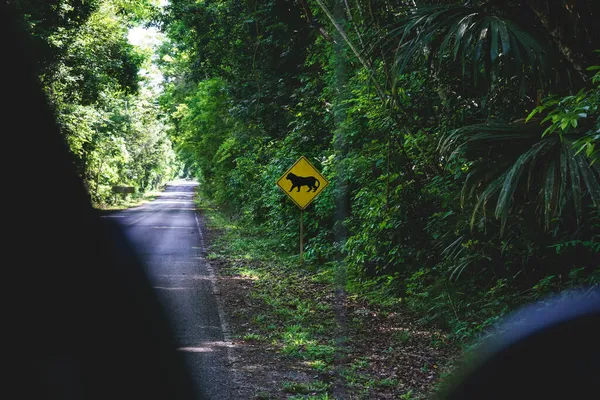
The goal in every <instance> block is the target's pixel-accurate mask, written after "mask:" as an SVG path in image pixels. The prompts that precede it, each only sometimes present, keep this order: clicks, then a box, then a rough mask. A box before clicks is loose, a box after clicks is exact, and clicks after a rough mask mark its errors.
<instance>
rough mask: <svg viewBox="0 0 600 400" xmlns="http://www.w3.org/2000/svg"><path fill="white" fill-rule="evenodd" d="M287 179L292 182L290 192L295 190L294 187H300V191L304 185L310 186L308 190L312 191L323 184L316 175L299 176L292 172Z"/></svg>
mask: <svg viewBox="0 0 600 400" xmlns="http://www.w3.org/2000/svg"><path fill="white" fill-rule="evenodd" d="M285 179H287V180H289V181H291V182H292V188H291V189H290V192H291V191H292V190H294V188H298V190H297V191H298V192H299V191H300V188H301V187H302V186H308V190H307V192H310V191H311V190H312V191H314V192H316V191H317V188H318V187H319V186H321V182H319V180H318V179H317V178H315V177H314V176H298V175H296V174H293V173H291V172H290V173H289V174H287V176H286V177H285Z"/></svg>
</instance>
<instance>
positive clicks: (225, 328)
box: [194, 213, 238, 381]
mask: <svg viewBox="0 0 600 400" xmlns="http://www.w3.org/2000/svg"><path fill="white" fill-rule="evenodd" d="M194 218H195V219H196V227H197V228H198V235H200V248H201V249H202V250H203V251H204V249H205V245H204V235H203V234H202V229H201V228H200V222H199V221H198V214H197V213H194ZM204 263H205V265H206V270H207V271H208V279H209V280H210V284H211V286H212V290H213V294H215V295H218V294H219V290H218V288H217V278H216V277H215V271H214V269H213V268H212V266H211V265H210V263H209V262H208V261H207V260H204ZM215 303H217V312H218V314H219V320H220V321H221V330H222V331H223V339H224V341H225V342H226V343H225V346H226V353H227V360H228V361H229V363H230V364H233V363H234V362H235V359H234V357H233V354H231V351H230V350H229V349H230V347H233V342H232V340H231V334H230V331H229V324H228V323H227V321H226V320H225V312H224V310H223V304H221V299H220V298H219V296H215ZM231 374H232V375H233V378H234V380H236V381H237V380H238V379H237V377H236V376H235V371H231Z"/></svg>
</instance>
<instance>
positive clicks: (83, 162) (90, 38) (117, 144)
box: [9, 0, 179, 206]
mask: <svg viewBox="0 0 600 400" xmlns="http://www.w3.org/2000/svg"><path fill="white" fill-rule="evenodd" d="M9 3H11V4H12V5H13V6H14V7H15V8H16V9H17V11H18V12H20V13H21V16H22V20H23V23H24V24H25V27H26V29H27V30H28V31H29V33H30V34H31V37H32V43H33V51H34V53H35V54H34V56H35V57H36V60H38V63H39V64H38V71H39V75H40V80H41V82H42V84H43V87H44V89H45V90H46V93H47V95H48V98H49V101H50V102H51V103H52V105H53V106H54V109H55V113H56V116H57V119H58V122H59V124H60V127H61V130H62V132H63V134H64V136H65V139H66V141H67V143H68V144H69V146H70V148H71V151H72V152H73V154H74V156H75V159H76V162H77V168H78V170H79V173H80V175H81V176H82V178H83V179H84V182H85V184H86V186H87V188H88V192H89V194H90V197H91V200H92V201H93V202H94V203H95V204H96V205H100V206H106V205H108V204H112V203H115V202H117V201H119V200H120V199H119V198H118V197H117V196H116V195H115V194H113V193H112V190H111V189H112V187H113V186H117V185H120V186H134V187H135V188H136V196H143V195H144V192H146V191H149V190H153V189H157V188H159V187H160V186H161V185H162V184H163V183H165V182H166V181H168V180H170V179H172V178H173V177H174V176H175V175H177V174H178V173H179V165H178V164H177V162H176V156H175V153H174V151H173V149H172V145H171V141H170V139H169V138H168V137H167V134H166V131H167V122H166V121H165V119H164V118H163V117H161V116H160V114H159V110H158V108H157V107H156V105H155V101H156V99H155V97H156V94H155V93H153V92H152V91H151V89H150V86H149V85H148V84H147V83H146V82H141V81H142V79H141V78H140V76H139V75H138V73H139V72H140V69H141V68H143V67H145V66H148V64H149V63H150V59H149V54H148V53H145V52H144V51H143V50H141V49H139V48H137V47H135V46H133V45H131V44H130V43H129V42H128V40H127V35H128V29H129V28H131V27H133V26H134V24H137V23H139V22H141V21H142V20H144V19H147V18H149V17H150V16H151V15H152V14H153V12H154V8H153V6H152V5H151V4H150V1H141V2H140V1H130V0H102V1H100V0H99V1H61V2H58V3H56V4H54V3H53V2H32V1H27V0H22V1H21V0H20V1H11V2H9Z"/></svg>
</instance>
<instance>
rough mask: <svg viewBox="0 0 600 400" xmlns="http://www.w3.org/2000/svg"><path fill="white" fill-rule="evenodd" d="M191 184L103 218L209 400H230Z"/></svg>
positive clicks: (223, 342)
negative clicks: (116, 232) (125, 242)
mask: <svg viewBox="0 0 600 400" xmlns="http://www.w3.org/2000/svg"><path fill="white" fill-rule="evenodd" d="M195 185H196V184H195V183H193V182H190V181H177V182H173V183H171V184H169V185H168V187H167V189H166V190H165V191H164V192H163V193H162V194H161V196H160V197H158V198H157V199H156V200H154V201H152V202H150V203H146V204H144V205H143V206H141V207H136V208H131V209H128V210H124V211H120V212H117V213H114V214H110V215H108V216H106V217H107V218H114V219H115V221H116V222H118V223H119V225H121V226H122V227H123V229H124V230H125V233H126V235H127V236H128V237H129V238H130V240H131V241H132V243H133V245H134V246H135V248H136V251H137V253H138V254H139V255H140V258H141V259H142V261H143V262H144V263H145V265H146V270H147V275H148V277H149V278H150V280H151V282H152V285H153V287H154V289H155V290H156V292H157V294H158V297H159V299H160V300H161V303H162V304H163V306H164V307H165V309H166V311H167V314H168V315H169V318H170V319H171V323H172V326H173V329H174V331H175V334H176V340H177V344H178V348H179V350H180V351H183V352H184V353H185V359H186V361H187V363H188V366H189V368H190V371H191V373H192V375H193V377H194V380H195V382H196V383H197V384H198V387H199V390H200V391H201V392H202V393H204V394H205V396H206V397H207V398H209V399H219V400H224V399H230V398H232V397H231V393H232V392H231V387H232V384H231V379H230V378H231V376H230V373H229V371H228V368H227V364H228V349H227V345H228V343H230V342H229V337H228V335H227V332H226V331H227V327H226V325H224V324H223V319H222V312H221V311H220V310H221V309H220V305H219V303H218V301H217V296H218V294H217V293H214V291H215V287H214V283H215V282H214V273H213V272H212V269H211V268H210V266H209V265H208V263H207V262H206V261H205V259H204V254H205V249H204V240H203V235H202V230H201V226H202V225H201V224H202V221H201V218H200V216H199V215H198V214H197V213H196V211H195V209H194V202H193V195H194V187H195Z"/></svg>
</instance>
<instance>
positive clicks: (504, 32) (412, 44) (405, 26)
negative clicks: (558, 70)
mask: <svg viewBox="0 0 600 400" xmlns="http://www.w3.org/2000/svg"><path fill="white" fill-rule="evenodd" d="M385 41H386V42H387V43H392V42H397V43H398V44H397V46H396V48H397V50H396V60H395V69H396V72H397V73H402V72H403V71H404V70H405V68H406V67H407V65H408V63H409V62H410V61H411V60H413V59H414V58H415V56H416V55H418V54H421V55H422V56H423V57H422V58H423V59H429V60H431V61H433V64H434V66H435V67H436V68H438V69H439V68H441V66H442V62H443V61H445V60H452V61H453V62H457V63H459V64H460V65H461V66H462V76H463V78H466V75H467V73H468V71H472V72H471V75H472V78H473V79H474V81H475V83H476V84H477V83H478V82H479V81H482V80H483V81H486V82H488V83H489V82H491V79H492V77H493V76H501V75H504V76H506V77H513V76H516V77H517V78H519V79H520V80H521V81H524V78H525V77H530V76H532V77H535V78H536V80H537V81H538V83H539V84H540V85H543V84H545V83H546V82H547V81H548V79H549V78H550V77H551V75H552V74H551V71H552V69H553V67H554V65H555V64H554V61H556V60H557V59H558V57H550V56H551V55H552V56H556V55H557V53H555V52H554V51H553V49H554V47H553V46H552V44H551V43H550V42H549V41H548V40H547V38H546V37H545V36H543V35H539V34H537V33H536V32H534V31H530V28H529V27H527V29H526V28H523V27H521V26H519V25H518V24H517V23H516V22H515V21H513V20H511V19H510V18H509V17H508V16H507V15H505V14H503V13H502V12H500V11H494V10H490V9H488V8H485V7H471V6H457V5H448V6H425V7H413V8H410V9H409V11H408V12H407V16H406V17H404V18H403V19H402V20H401V21H400V22H399V23H398V24H397V25H396V26H394V27H392V28H391V29H390V30H389V32H388V34H387V35H386V37H385ZM425 53H429V55H428V57H425V56H424V55H425ZM469 67H470V68H469Z"/></svg>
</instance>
